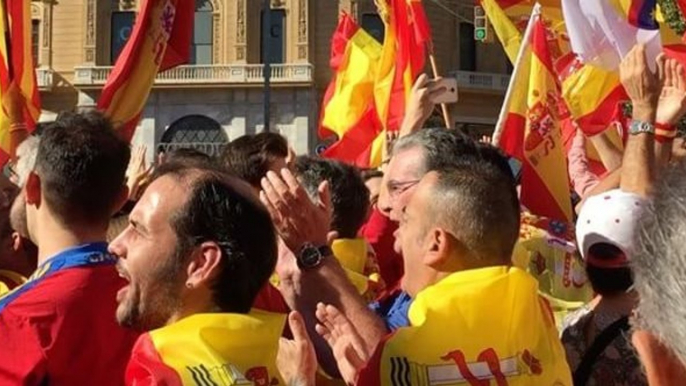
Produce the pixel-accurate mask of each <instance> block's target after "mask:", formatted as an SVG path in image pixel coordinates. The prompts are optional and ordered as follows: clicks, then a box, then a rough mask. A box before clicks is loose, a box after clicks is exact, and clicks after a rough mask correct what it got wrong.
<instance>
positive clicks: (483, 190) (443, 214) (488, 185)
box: [430, 160, 520, 263]
mask: <svg viewBox="0 0 686 386" xmlns="http://www.w3.org/2000/svg"><path fill="white" fill-rule="evenodd" d="M438 175H439V177H438V182H437V183H436V185H435V186H434V189H433V194H432V198H431V205H432V208H433V213H432V214H430V215H433V216H436V217H437V218H438V221H439V222H440V223H442V224H444V226H446V227H448V228H449V229H450V230H451V231H452V232H453V234H454V235H455V237H457V238H458V239H459V240H460V241H461V242H462V243H463V244H464V246H465V247H466V248H467V249H468V250H469V251H470V252H471V253H472V254H473V255H474V257H475V258H477V259H482V260H489V261H490V262H494V263H505V262H510V260H511V257H512V251H513V249H514V245H515V243H516V242H517V239H518V237H519V226H520V209H519V200H518V198H517V191H516V189H515V186H514V185H513V184H512V183H511V181H508V180H507V179H505V178H503V176H502V172H501V171H500V170H499V169H498V168H497V167H495V166H494V165H492V164H490V163H488V162H485V161H483V160H473V161H472V162H471V163H466V162H465V163H463V164H462V165H460V166H459V167H451V168H448V169H444V170H441V171H440V172H438Z"/></svg>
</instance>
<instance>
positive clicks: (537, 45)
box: [531, 22, 559, 88]
mask: <svg viewBox="0 0 686 386" xmlns="http://www.w3.org/2000/svg"><path fill="white" fill-rule="evenodd" d="M531 51H532V52H533V53H534V54H535V55H536V57H537V58H538V60H539V61H540V62H541V63H543V65H545V67H546V68H547V69H548V71H549V72H550V73H551V74H556V73H557V72H555V66H554V65H553V60H552V56H551V55H550V52H549V47H548V33H547V31H546V29H545V25H544V24H543V23H542V22H539V23H535V24H534V29H533V31H532V34H531ZM556 84H557V88H559V83H558V82H556Z"/></svg>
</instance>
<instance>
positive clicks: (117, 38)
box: [110, 12, 136, 64]
mask: <svg viewBox="0 0 686 386" xmlns="http://www.w3.org/2000/svg"><path fill="white" fill-rule="evenodd" d="M135 19H136V13H135V12H112V33H111V40H110V63H112V64H114V63H115V62H116V61H117V58H118V57H119V54H121V52H122V50H123V49H124V46H125V45H126V42H127V41H128V40H129V37H130V36H131V31H132V30H133V22H134V20H135Z"/></svg>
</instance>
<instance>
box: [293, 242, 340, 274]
mask: <svg viewBox="0 0 686 386" xmlns="http://www.w3.org/2000/svg"><path fill="white" fill-rule="evenodd" d="M331 255H333V251H332V250H331V248H330V247H329V246H328V245H324V246H321V247H316V246H314V245H313V244H310V243H305V245H303V246H302V248H300V252H299V253H298V256H296V261H297V262H298V268H300V269H303V270H306V269H313V268H316V267H318V266H319V265H320V264H321V263H322V261H323V260H324V258H325V257H327V256H331Z"/></svg>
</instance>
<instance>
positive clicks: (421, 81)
mask: <svg viewBox="0 0 686 386" xmlns="http://www.w3.org/2000/svg"><path fill="white" fill-rule="evenodd" d="M439 80H440V78H436V79H429V77H428V76H427V75H426V74H421V75H419V77H418V78H417V80H416V81H415V82H414V85H413V86H412V91H411V93H410V100H409V102H408V105H407V109H406V110H405V117H404V118H403V124H402V126H401V128H400V137H404V136H406V135H408V134H411V133H412V132H414V131H416V130H419V129H421V128H422V126H423V125H424V122H426V120H427V119H429V117H430V116H431V113H432V112H433V111H434V108H435V107H436V102H435V100H436V97H438V96H439V95H441V94H443V93H444V92H445V91H446V89H445V87H443V86H441V85H440V84H439V82H438V81H439Z"/></svg>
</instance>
